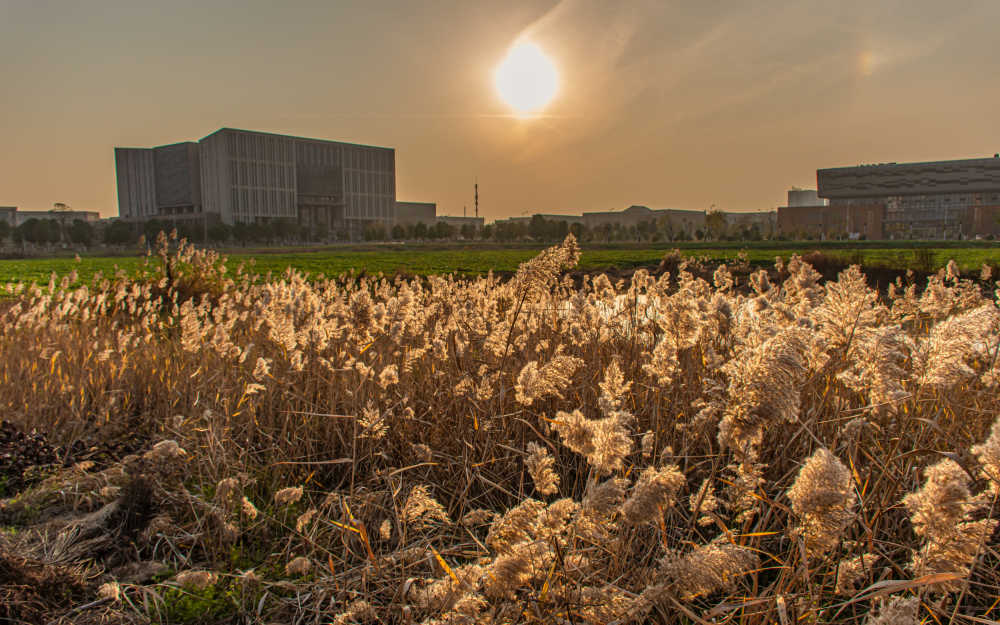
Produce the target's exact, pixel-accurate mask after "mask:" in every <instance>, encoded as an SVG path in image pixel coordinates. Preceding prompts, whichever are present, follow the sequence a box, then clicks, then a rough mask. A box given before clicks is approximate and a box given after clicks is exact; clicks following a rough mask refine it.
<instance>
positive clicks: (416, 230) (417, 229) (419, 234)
mask: <svg viewBox="0 0 1000 625" xmlns="http://www.w3.org/2000/svg"><path fill="white" fill-rule="evenodd" d="M427 230H428V229H427V224H425V223H424V222H422V221H418V222H417V225H416V226H414V227H413V238H415V239H426V238H427Z"/></svg>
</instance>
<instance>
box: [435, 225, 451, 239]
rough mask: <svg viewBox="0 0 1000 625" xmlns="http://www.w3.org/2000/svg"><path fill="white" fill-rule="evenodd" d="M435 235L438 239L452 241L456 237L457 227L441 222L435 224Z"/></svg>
mask: <svg viewBox="0 0 1000 625" xmlns="http://www.w3.org/2000/svg"><path fill="white" fill-rule="evenodd" d="M434 234H435V236H436V238H438V239H450V238H452V237H454V236H455V227H454V226H452V225H451V224H449V223H446V222H443V221H439V222H437V223H436V224H434Z"/></svg>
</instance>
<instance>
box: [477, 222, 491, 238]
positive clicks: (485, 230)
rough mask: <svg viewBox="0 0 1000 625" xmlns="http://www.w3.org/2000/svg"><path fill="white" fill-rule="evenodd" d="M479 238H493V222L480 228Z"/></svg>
mask: <svg viewBox="0 0 1000 625" xmlns="http://www.w3.org/2000/svg"><path fill="white" fill-rule="evenodd" d="M479 238H481V239H483V240H484V241H485V240H488V239H492V238H493V224H490V225H488V226H483V227H482V228H481V229H480V230H479Z"/></svg>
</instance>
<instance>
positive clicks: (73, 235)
mask: <svg viewBox="0 0 1000 625" xmlns="http://www.w3.org/2000/svg"><path fill="white" fill-rule="evenodd" d="M69 240H70V241H72V242H73V243H76V244H77V245H87V246H89V245H90V244H91V242H92V241H93V240H94V227H93V226H91V225H90V224H89V223H87V222H86V221H84V220H82V219H74V220H73V224H72V225H71V226H70V227H69Z"/></svg>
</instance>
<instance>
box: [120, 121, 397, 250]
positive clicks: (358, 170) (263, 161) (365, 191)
mask: <svg viewBox="0 0 1000 625" xmlns="http://www.w3.org/2000/svg"><path fill="white" fill-rule="evenodd" d="M115 161H116V172H117V175H118V207H119V215H120V216H121V217H122V218H124V219H129V220H140V221H141V220H147V219H153V218H157V219H168V220H170V219H173V220H176V219H196V220H199V221H201V220H206V221H213V220H219V221H222V222H223V223H226V224H236V223H254V222H267V221H274V220H279V219H280V220H290V221H294V222H296V223H298V224H299V225H300V226H303V227H306V228H309V229H310V230H312V231H314V232H317V233H320V234H323V233H327V232H333V231H340V232H347V233H349V234H350V235H351V236H358V235H359V234H360V233H361V232H362V230H363V229H364V227H365V225H367V224H371V223H375V222H381V223H383V224H386V225H391V224H392V223H393V220H394V216H395V209H396V158H395V150H393V149H392V148H383V147H375V146H367V145H356V144H352V143H343V142H339V141H326V140H322V139H308V138H302V137H292V136H286V135H278V134H271V133H265V132H255V131H248V130H237V129H233V128H222V129H220V130H218V131H216V132H214V133H212V134H210V135H208V136H206V137H204V138H202V139H201V140H200V141H198V142H197V143H194V142H184V143H176V144H171V145H166V146H159V147H155V148H116V149H115Z"/></svg>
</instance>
